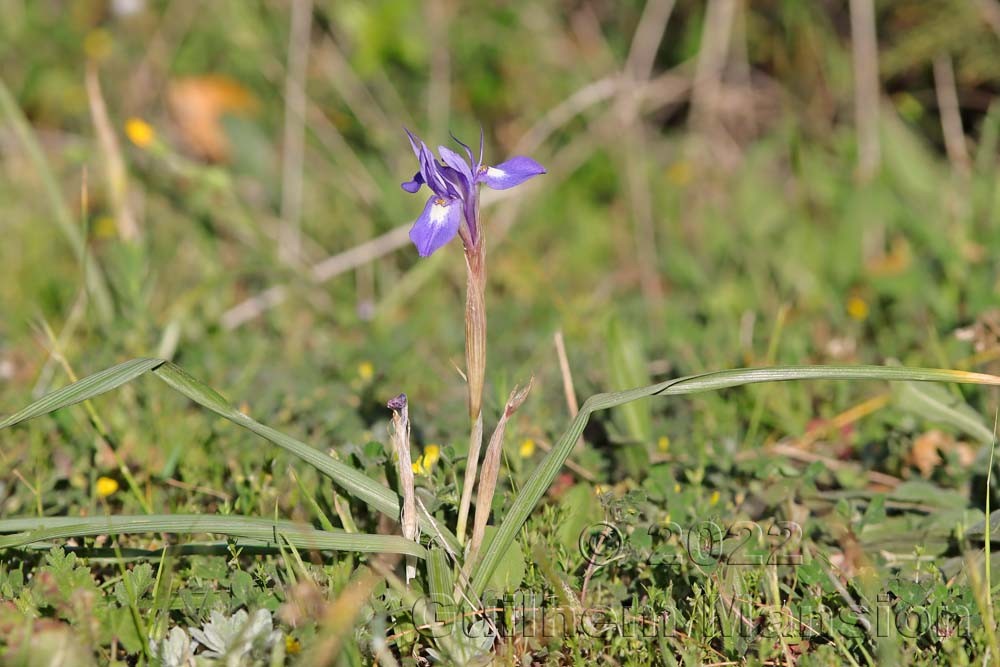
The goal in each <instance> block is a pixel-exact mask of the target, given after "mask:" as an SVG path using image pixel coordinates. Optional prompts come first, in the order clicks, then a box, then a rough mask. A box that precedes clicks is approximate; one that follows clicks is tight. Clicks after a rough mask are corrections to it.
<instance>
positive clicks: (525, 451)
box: [517, 438, 535, 459]
mask: <svg viewBox="0 0 1000 667" xmlns="http://www.w3.org/2000/svg"><path fill="white" fill-rule="evenodd" d="M517 451H518V453H519V454H520V455H521V458H522V459H530V458H531V457H532V455H534V453H535V441H534V440H532V439H531V438H525V439H524V440H523V441H521V447H520V448H519V449H518V450H517Z"/></svg>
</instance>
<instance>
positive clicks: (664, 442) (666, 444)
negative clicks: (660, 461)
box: [656, 435, 670, 454]
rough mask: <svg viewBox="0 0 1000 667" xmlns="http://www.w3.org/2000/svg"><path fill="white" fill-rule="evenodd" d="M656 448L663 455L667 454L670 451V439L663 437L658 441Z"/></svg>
mask: <svg viewBox="0 0 1000 667" xmlns="http://www.w3.org/2000/svg"><path fill="white" fill-rule="evenodd" d="M656 448H657V449H659V450H660V453H661V454H666V453H667V452H668V451H670V438H668V437H667V436H665V435H661V436H660V439H659V440H657V441H656Z"/></svg>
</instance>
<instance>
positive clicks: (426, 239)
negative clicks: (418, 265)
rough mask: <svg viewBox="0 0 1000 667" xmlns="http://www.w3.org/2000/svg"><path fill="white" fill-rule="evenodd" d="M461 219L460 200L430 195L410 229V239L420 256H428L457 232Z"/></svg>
mask: <svg viewBox="0 0 1000 667" xmlns="http://www.w3.org/2000/svg"><path fill="white" fill-rule="evenodd" d="M461 221H462V202H461V201H459V200H458V199H442V198H440V197H431V198H430V199H428V200H427V205H426V206H424V212H423V213H421V214H420V217H419V218H417V221H416V222H415V223H413V227H412V228H411V229H410V240H411V241H413V245H415V246H417V252H419V253H420V256H421V257H429V256H430V255H431V254H432V253H433V252H434V251H435V250H437V249H438V248H440V247H441V246H443V245H444V244H445V243H447V242H448V241H450V240H452V239H453V238H454V237H455V234H457V233H458V226H459V224H460V223H461Z"/></svg>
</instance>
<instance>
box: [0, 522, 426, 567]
mask: <svg viewBox="0 0 1000 667" xmlns="http://www.w3.org/2000/svg"><path fill="white" fill-rule="evenodd" d="M32 522H34V525H33V526H32ZM12 530H16V531H23V532H18V533H16V534H14V535H8V536H6V537H0V549H9V548H12V547H22V546H26V545H29V544H32V543H34V542H41V541H45V540H55V539H62V538H67V537H85V536H89V535H121V534H125V533H173V534H205V533H210V534H217V535H230V536H232V537H236V538H245V539H249V540H254V541H258V542H260V543H262V544H268V545H278V544H280V542H281V541H282V540H284V541H285V542H287V543H288V544H291V545H293V546H294V547H296V548H299V549H325V550H330V551H353V552H364V553H395V554H405V555H408V556H416V557H417V558H425V557H426V555H427V552H426V550H425V549H424V548H423V547H422V546H420V545H419V544H416V543H415V542H412V541H410V540H406V539H403V538H402V537H399V536H396V535H364V534H359V533H343V532H331V531H325V530H316V529H315V528H311V527H309V526H304V525H302V524H298V523H294V522H291V521H274V520H271V519H259V518H255V517H245V516H211V515H204V514H153V515H143V516H121V515H119V516H101V517H80V518H71V519H69V518H64V519H62V520H61V521H58V522H52V521H51V520H45V519H34V520H31V519H12V520H0V533H7V532H11V531H12Z"/></svg>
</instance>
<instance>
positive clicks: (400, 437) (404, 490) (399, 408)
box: [389, 394, 420, 584]
mask: <svg viewBox="0 0 1000 667" xmlns="http://www.w3.org/2000/svg"><path fill="white" fill-rule="evenodd" d="M389 407H390V408H391V409H392V445H393V449H394V450H395V452H396V461H397V464H398V466H399V486H400V493H401V495H402V496H403V508H402V514H401V517H400V525H401V526H402V529H403V537H405V538H406V539H408V540H413V541H414V542H416V541H417V540H418V539H419V537H420V532H419V531H420V528H419V524H418V523H417V500H416V494H415V492H414V488H413V462H412V460H411V459H410V411H409V406H408V405H407V403H406V394H400V395H399V396H397V397H396V398H394V399H392V400H391V401H389ZM416 576H417V566H416V560H415V559H414V558H413V557H412V556H407V559H406V583H407V584H409V583H410V581H411V580H412V579H413V578H414V577H416Z"/></svg>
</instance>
